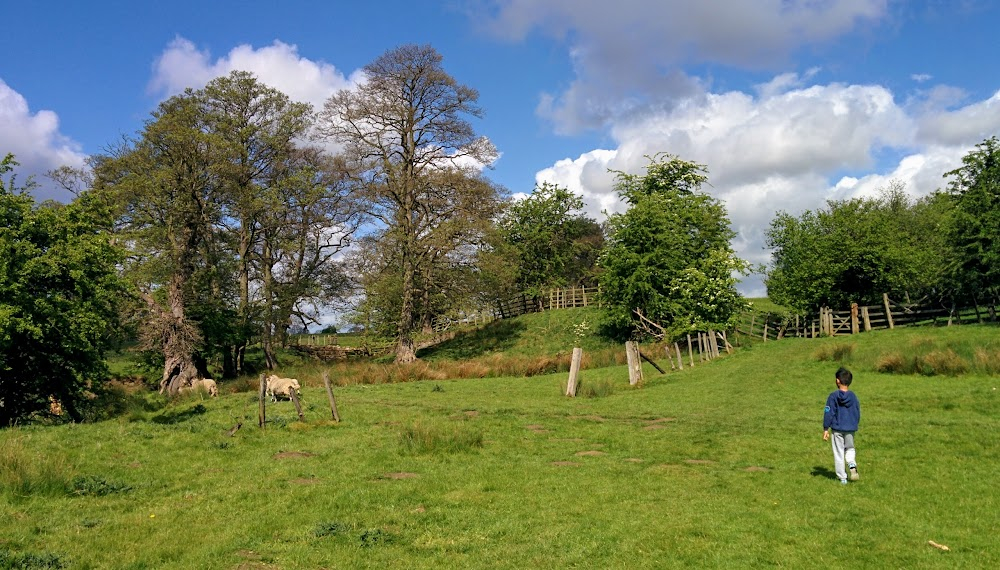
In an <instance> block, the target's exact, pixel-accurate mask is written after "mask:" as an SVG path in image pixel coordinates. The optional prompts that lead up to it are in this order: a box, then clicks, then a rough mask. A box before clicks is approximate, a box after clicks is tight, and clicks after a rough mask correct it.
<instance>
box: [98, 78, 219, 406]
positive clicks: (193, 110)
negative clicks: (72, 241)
mask: <svg viewBox="0 0 1000 570" xmlns="http://www.w3.org/2000/svg"><path fill="white" fill-rule="evenodd" d="M201 103H202V102H201V98H200V96H199V95H198V94H197V93H195V92H193V91H191V90H188V91H186V92H185V93H183V94H181V95H177V96H174V97H171V98H170V99H168V100H167V101H164V102H163V103H161V104H160V106H159V108H158V109H157V110H156V111H155V112H154V113H153V116H152V119H150V120H149V121H148V122H147V123H146V125H145V127H144V128H143V130H142V132H141V134H140V138H139V139H138V140H135V141H131V140H126V141H125V142H124V144H123V145H122V146H121V147H120V148H119V149H117V151H116V152H115V153H114V154H113V155H112V156H109V157H105V158H103V159H101V160H99V161H97V165H98V168H97V170H96V179H95V187H96V188H99V189H100V192H101V193H102V195H103V196H104V197H105V198H106V199H107V200H108V201H109V203H111V204H114V205H115V207H116V208H117V211H116V217H117V219H118V220H119V224H120V231H121V232H122V233H123V234H124V236H123V237H124V241H125V242H127V243H129V244H130V245H131V247H132V252H131V253H132V255H131V256H130V258H129V262H128V263H127V267H126V271H127V274H128V275H129V277H130V279H131V280H132V281H133V282H134V283H135V284H136V286H137V289H138V292H139V294H140V295H141V297H142V298H143V299H144V300H145V302H146V308H147V310H148V315H149V316H148V319H147V321H146V325H145V326H144V327H143V329H142V332H143V338H144V340H145V345H146V347H147V348H150V349H153V350H157V351H159V352H160V353H161V354H163V357H164V367H163V376H162V377H161V379H160V390H161V391H163V392H170V393H175V392H176V391H177V390H178V389H179V388H181V387H183V386H187V385H190V384H191V383H192V381H194V380H195V379H196V378H198V377H199V376H204V375H205V372H206V371H205V370H203V369H202V370H199V367H198V363H197V362H196V356H197V355H198V351H199V349H200V347H201V344H202V338H203V337H202V334H201V332H200V330H199V328H198V326H197V323H196V322H194V321H192V319H191V318H190V315H189V314H188V313H189V307H190V306H191V304H192V301H193V299H194V298H195V296H194V294H193V287H194V285H195V281H194V277H195V276H196V273H197V271H198V269H199V267H200V266H203V265H204V257H203V256H202V248H203V246H204V244H205V243H206V240H209V239H211V235H212V228H213V227H216V226H218V224H219V219H220V216H221V210H220V208H219V204H220V198H219V187H218V179H217V177H216V176H215V172H214V171H213V166H214V165H215V164H216V161H217V152H218V149H219V147H220V146H221V143H220V141H219V140H218V139H217V138H216V137H215V136H213V135H212V133H211V132H209V130H208V129H207V125H206V121H205V118H206V117H205V114H204V113H203V112H202V111H203V108H202V104H201Z"/></svg>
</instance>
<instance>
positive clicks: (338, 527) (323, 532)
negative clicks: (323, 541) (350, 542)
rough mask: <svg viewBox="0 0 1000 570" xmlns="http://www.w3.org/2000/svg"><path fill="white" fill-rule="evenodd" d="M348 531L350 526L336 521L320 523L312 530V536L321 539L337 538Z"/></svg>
mask: <svg viewBox="0 0 1000 570" xmlns="http://www.w3.org/2000/svg"><path fill="white" fill-rule="evenodd" d="M348 530H350V526H348V525H346V524H344V523H342V522H337V521H330V522H321V523H319V524H317V525H316V526H315V527H314V528H313V536H315V537H316V538H323V537H324V536H337V535H338V534H344V533H345V532H347V531H348Z"/></svg>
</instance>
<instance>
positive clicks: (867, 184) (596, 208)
mask: <svg viewBox="0 0 1000 570" xmlns="http://www.w3.org/2000/svg"><path fill="white" fill-rule="evenodd" d="M0 13H2V14H3V21H4V31H3V33H0V155H4V154H6V153H8V152H9V153H13V154H14V155H15V158H16V160H18V162H20V167H19V168H18V169H17V173H18V180H19V181H22V182H23V180H24V179H25V178H26V177H27V176H29V175H34V176H35V180H36V182H38V183H39V188H38V189H37V190H36V197H37V198H39V199H46V198H54V199H57V200H64V201H65V200H69V199H71V198H72V195H71V194H70V193H68V192H67V191H65V190H62V189H60V188H58V187H57V186H56V185H54V184H53V183H52V182H51V181H50V180H49V179H48V178H46V177H45V173H46V172H47V171H49V170H51V169H54V168H56V167H58V166H61V165H68V166H76V167H79V166H82V165H84V161H85V159H86V157H87V156H89V155H94V154H100V153H102V152H106V151H107V149H109V148H111V147H113V146H114V145H115V144H116V143H117V142H118V141H120V140H121V139H122V137H125V136H129V135H134V134H135V133H136V132H138V131H139V130H140V129H141V128H142V125H143V123H144V121H146V120H147V119H148V118H149V117H150V113H151V112H152V111H153V110H154V109H155V108H156V106H157V105H158V104H159V103H160V102H161V101H163V100H164V99H166V98H167V97H169V96H171V95H173V94H176V93H179V92H181V91H183V90H184V89H185V88H187V87H192V88H199V87H202V86H204V85H205V84H206V83H207V82H208V81H210V80H211V79H212V78H214V77H217V76H220V75H226V74H228V73H229V72H230V71H232V70H236V69H240V70H246V71H250V72H252V73H254V74H255V75H256V76H257V77H258V79H260V80H261V81H262V82H264V83H266V84H268V85H270V86H272V87H275V88H277V89H279V90H281V91H283V92H285V93H286V94H288V95H289V96H290V97H291V98H292V99H295V100H298V101H303V102H307V103H311V104H312V105H314V106H315V107H316V108H320V107H321V106H322V104H323V102H324V101H325V100H326V99H327V98H328V97H329V96H330V95H331V94H333V93H334V92H336V91H337V90H340V89H351V88H353V87H354V86H356V85H357V84H358V82H359V81H362V80H363V75H362V74H361V73H360V70H361V68H362V67H363V66H364V65H365V64H367V63H369V62H371V61H373V60H374V59H375V58H377V57H378V56H379V55H381V54H383V53H384V52H386V51H388V50H391V49H393V48H395V47H397V46H399V45H402V44H430V45H431V46H433V47H434V48H435V49H436V50H437V51H438V52H439V53H441V55H442V56H443V58H444V59H443V66H444V68H445V70H446V71H447V72H448V73H450V74H451V75H452V76H453V77H455V78H456V79H457V80H458V81H459V82H461V83H463V84H465V85H468V86H470V87H473V88H475V89H477V90H478V91H479V95H480V98H479V104H480V106H481V107H482V108H483V111H484V115H483V117H482V118H479V119H473V121H472V122H473V125H474V127H475V129H476V131H477V132H478V133H479V134H481V135H484V136H486V137H488V138H489V139H490V140H491V141H493V143H494V144H495V145H496V146H497V148H498V150H499V151H500V158H499V159H498V160H497V161H496V162H495V164H493V165H492V167H491V169H490V170H487V171H486V176H487V177H489V178H491V179H493V180H494V181H496V182H498V183H499V184H501V185H503V186H504V187H505V188H506V189H507V190H508V191H509V192H510V193H511V194H512V195H514V196H522V195H525V194H527V193H530V192H531V191H532V189H533V188H534V187H535V186H536V185H537V184H539V183H541V182H543V181H545V182H551V183H555V184H559V185H561V186H564V187H566V188H568V189H570V190H572V191H573V192H575V193H577V194H579V195H580V196H582V197H583V199H584V202H585V204H586V206H585V211H584V213H585V214H586V215H587V216H589V217H592V218H594V219H596V220H598V221H603V220H604V219H605V216H606V213H607V212H620V211H622V209H623V205H622V204H621V203H620V201H619V200H618V197H617V195H616V194H615V192H614V189H613V183H614V174H613V171H622V172H629V173H641V172H643V171H644V168H645V166H646V165H647V164H648V158H647V157H649V156H653V155H656V154H658V153H669V154H672V155H676V156H678V157H680V158H682V159H685V160H691V161H695V162H697V163H700V164H703V165H705V166H706V167H707V170H708V177H709V184H710V185H709V186H707V187H705V188H704V190H705V191H707V192H709V193H710V194H712V195H713V196H715V197H716V198H718V199H719V200H721V201H723V202H724V203H725V205H726V207H727V210H728V213H729V218H730V221H731V223H732V227H733V229H734V231H736V232H737V237H736V239H735V240H734V242H733V245H734V248H735V249H736V251H737V254H738V255H739V256H740V257H742V258H744V259H746V260H748V261H751V262H752V263H755V264H766V263H767V262H768V260H769V258H770V253H769V251H768V250H767V249H766V246H765V231H766V229H767V227H768V225H769V223H770V221H771V220H772V219H773V218H774V215H775V213H777V212H779V211H784V212H788V213H790V214H793V215H799V214H801V213H802V212H803V211H805V210H815V209H818V208H823V207H824V205H825V203H826V201H827V200H832V199H847V198H853V197H872V196H877V195H878V193H879V191H880V190H881V189H883V188H885V187H887V186H888V185H889V184H890V183H893V184H901V185H902V186H903V188H904V189H905V191H906V193H907V194H909V195H910V196H912V197H914V198H918V197H920V196H925V195H927V194H928V193H930V192H933V191H935V190H937V189H940V188H944V187H945V186H946V185H947V181H948V179H947V178H946V177H945V176H944V175H945V173H946V172H948V171H950V170H952V169H954V168H956V167H958V166H959V165H960V164H961V158H962V157H963V156H964V155H965V154H967V153H968V152H969V151H970V150H972V149H974V147H975V145H976V144H977V143H979V142H982V141H983V140H984V139H986V138H989V137H990V136H994V135H1000V57H998V56H1000V48H998V47H997V46H998V45H1000V44H998V43H997V42H996V40H995V30H997V29H1000V3H996V2H993V1H991V0H912V1H905V0H825V1H819V2H817V1H816V0H702V1H698V2H695V1H690V0H617V1H615V2H607V1H601V0H468V1H464V2H463V1H458V0H442V1H438V2H434V1H427V2H413V1H412V0H408V1H401V0H383V1H380V2H364V3H363V2H343V1H341V2H322V3H318V2H302V1H299V0H284V1H282V2H277V1H264V0H241V1H238V2H237V1H227V0H223V1H215V2H205V1H198V2H194V1H190V0H173V1H171V2H148V1H145V2H144V1H135V0H130V1H119V0H116V1H105V2H100V1H95V2H75V1H69V0H61V1H58V0H57V1H51V2H34V1H25V2H12V1H11V2H6V3H5V4H4V5H3V7H2V10H0ZM740 290H741V292H743V293H744V294H746V295H749V296H763V295H765V294H766V291H765V289H764V287H763V285H762V280H761V277H760V275H754V276H751V277H748V278H746V279H744V281H743V283H742V284H741V285H740Z"/></svg>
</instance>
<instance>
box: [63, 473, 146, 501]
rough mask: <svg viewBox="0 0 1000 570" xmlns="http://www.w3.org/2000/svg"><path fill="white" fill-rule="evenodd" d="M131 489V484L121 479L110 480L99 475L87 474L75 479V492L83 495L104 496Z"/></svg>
mask: <svg viewBox="0 0 1000 570" xmlns="http://www.w3.org/2000/svg"><path fill="white" fill-rule="evenodd" d="M131 490H132V487H131V486H130V485H127V484H125V483H122V482H121V481H108V480H107V479H104V478H103V477H98V476H97V475H85V476H81V477H75V478H74V479H73V494H74V495H79V496H82V497H104V496H106V495H116V494H118V493H127V492H129V491H131Z"/></svg>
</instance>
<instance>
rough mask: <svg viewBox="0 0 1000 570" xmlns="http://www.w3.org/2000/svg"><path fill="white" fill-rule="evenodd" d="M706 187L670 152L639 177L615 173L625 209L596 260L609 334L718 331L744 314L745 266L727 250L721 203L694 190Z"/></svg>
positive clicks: (701, 174) (697, 170) (700, 175)
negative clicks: (741, 286)
mask: <svg viewBox="0 0 1000 570" xmlns="http://www.w3.org/2000/svg"><path fill="white" fill-rule="evenodd" d="M706 182H707V176H706V170H705V167H704V166H702V165H700V164H697V163H694V162H689V161H685V160H682V159H680V158H677V157H675V156H672V155H669V154H661V155H657V156H655V157H651V158H650V163H649V165H647V167H646V173H645V174H643V175H636V174H627V173H624V172H618V173H617V190H618V194H619V195H620V196H621V197H622V198H623V199H624V200H625V201H626V202H627V203H628V209H627V210H626V211H625V212H624V213H621V214H613V215H611V216H609V218H608V222H607V228H608V238H607V239H608V243H607V246H606V247H605V250H604V252H603V253H602V254H601V257H600V259H599V262H598V263H599V265H600V267H601V269H602V270H603V271H602V273H601V274H600V283H601V287H602V297H603V299H604V303H605V307H607V314H606V322H605V323H604V326H605V328H606V330H607V331H608V332H610V333H611V334H614V335H616V336H619V337H627V336H630V335H633V334H635V332H636V331H637V330H641V329H644V328H645V329H646V330H647V331H648V332H653V333H656V334H658V335H663V336H664V337H667V338H675V337H677V336H679V335H682V334H684V333H687V332H690V331H692V330H706V329H710V328H719V329H724V328H727V327H728V326H729V325H731V324H732V320H733V319H734V318H735V317H737V316H738V315H739V313H740V312H741V311H743V310H744V309H745V307H746V305H747V303H746V301H745V300H744V299H743V298H742V297H741V296H740V295H739V293H738V292H737V291H736V283H737V277H736V276H737V275H739V274H746V272H747V271H748V270H749V266H748V264H747V263H746V262H744V261H743V260H740V259H739V258H737V257H736V255H735V253H734V252H733V250H732V248H731V246H730V240H731V239H732V238H733V236H734V235H735V234H734V233H733V231H732V230H731V229H730V228H729V220H728V218H727V215H726V209H725V206H723V204H722V203H721V202H720V201H718V200H716V199H714V198H712V197H711V196H709V195H708V194H705V193H703V192H701V191H700V188H701V185H702V184H704V183H706ZM639 314H641V315H642V317H641V318H640V317H639V316H638V315H639ZM649 323H653V324H654V325H653V326H652V327H648V326H646V325H648V324H649Z"/></svg>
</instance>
